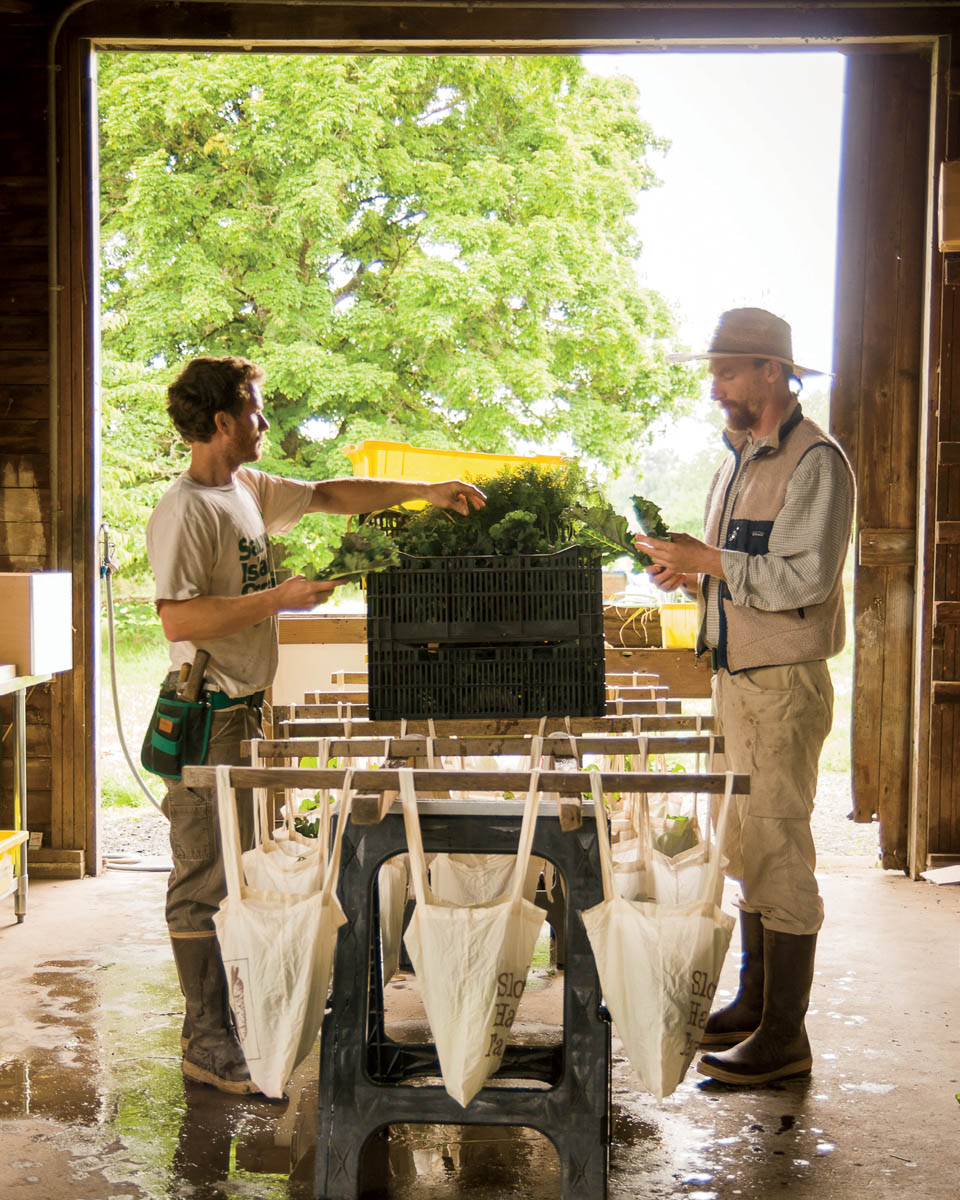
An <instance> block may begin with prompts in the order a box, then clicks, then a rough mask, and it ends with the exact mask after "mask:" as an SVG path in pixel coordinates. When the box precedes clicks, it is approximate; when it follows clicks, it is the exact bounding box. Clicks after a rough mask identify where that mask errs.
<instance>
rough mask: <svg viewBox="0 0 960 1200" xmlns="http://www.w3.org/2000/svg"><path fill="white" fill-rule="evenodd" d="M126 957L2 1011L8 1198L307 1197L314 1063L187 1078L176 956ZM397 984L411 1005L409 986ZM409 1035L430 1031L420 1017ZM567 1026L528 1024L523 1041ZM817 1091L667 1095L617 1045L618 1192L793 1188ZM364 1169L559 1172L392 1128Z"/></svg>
mask: <svg viewBox="0 0 960 1200" xmlns="http://www.w3.org/2000/svg"><path fill="white" fill-rule="evenodd" d="M114 953H116V952H114ZM118 957H119V961H111V962H107V963H102V962H97V961H93V960H79V959H78V960H66V959H64V960H56V961H54V960H51V961H49V962H46V963H43V964H42V966H41V967H39V968H38V969H37V971H36V972H35V973H34V975H33V976H32V977H31V978H30V979H29V980H28V981H27V983H26V988H27V990H28V991H29V993H30V995H31V996H32V997H33V999H32V1000H31V1003H30V1005H29V1008H30V1011H29V1012H25V1013H23V1014H20V1015H15V1014H14V1015H10V1014H8V1028H7V1029H5V1035H6V1033H7V1032H10V1033H11V1035H12V1041H11V1042H10V1043H9V1044H11V1045H15V1046H17V1050H16V1051H15V1054H16V1057H11V1058H10V1059H9V1060H8V1061H6V1062H3V1063H0V1136H2V1137H3V1139H4V1147H5V1159H6V1169H5V1171H4V1177H3V1178H2V1180H0V1200H14V1198H16V1200H23V1197H29V1196H31V1195H33V1196H37V1197H38V1198H42V1200H170V1198H171V1197H176V1198H178V1200H179V1198H180V1197H183V1198H187V1197H189V1198H190V1200H241V1198H250V1200H308V1198H309V1197H311V1196H312V1195H313V1174H314V1169H315V1139H316V1096H317V1088H316V1082H315V1081H316V1077H317V1061H316V1057H315V1056H314V1057H312V1058H311V1059H308V1060H307V1062H306V1063H304V1064H302V1065H301V1067H300V1068H299V1069H298V1071H297V1074H296V1076H295V1078H294V1080H293V1081H292V1084H291V1087H290V1089H289V1098H288V1099H287V1100H286V1101H285V1102H281V1103H271V1102H269V1101H265V1100H262V1099H261V1100H257V1099H255V1098H249V1097H233V1096H225V1095H222V1094H221V1093H219V1092H217V1091H215V1090H214V1089H211V1088H207V1087H204V1086H202V1085H197V1084H192V1083H188V1082H186V1081H185V1080H184V1079H183V1076H182V1074H181V1070H180V1047H179V1032H180V1020H181V1013H182V1007H181V997H180V994H179V989H178V986H177V982H176V973H175V971H174V968H173V964H172V962H169V961H167V960H163V961H157V960H156V958H154V960H153V961H151V962H148V963H145V962H144V961H142V960H141V959H139V958H138V956H136V955H134V956H132V957H131V958H130V959H129V960H128V959H127V958H126V957H125V956H118ZM400 982H401V984H402V985H403V986H402V988H401V989H400V990H401V992H403V991H404V990H406V991H407V992H408V993H413V994H411V995H410V997H409V1000H408V1001H405V1003H407V1004H409V1006H410V1007H409V1010H408V1011H409V1014H410V1016H411V1017H413V1009H414V1003H413V1002H414V1000H415V992H416V985H415V981H414V980H413V979H412V978H407V979H406V980H401V981H400ZM550 982H551V983H552V982H554V981H553V980H550ZM560 982H561V984H562V976H561V977H560ZM560 990H561V989H560V988H558V989H557V992H558V996H559V992H560ZM550 991H551V988H550V987H549V986H547V987H546V988H544V989H543V991H542V992H540V993H539V994H538V993H537V992H534V993H533V995H532V996H531V1001H532V1003H533V1010H532V1011H531V1013H530V1016H531V1017H533V1016H535V1015H540V1014H539V1010H538V1008H537V1006H538V1005H541V1004H542V1005H547V1004H548V1003H549V1004H550V1005H552V1004H554V1003H555V1001H554V1000H553V999H552V998H550V997H549V995H548V993H549V992H550ZM541 997H542V999H541ZM409 1031H410V1032H411V1033H413V1034H415V1035H416V1036H417V1037H423V1036H426V1033H427V1031H426V1028H425V1026H422V1025H420V1023H419V1022H417V1021H416V1020H415V1019H413V1020H411V1021H410V1022H409ZM558 1033H559V1031H558V1029H557V1028H556V1026H550V1025H549V1024H548V1023H547V1022H543V1023H538V1022H537V1021H535V1020H530V1021H528V1023H527V1027H526V1028H525V1029H524V1031H523V1036H522V1039H519V1038H518V1040H523V1041H526V1042H529V1043H531V1044H534V1043H536V1042H537V1041H539V1040H540V1039H543V1040H544V1041H549V1040H554V1039H556V1038H557V1036H558ZM617 1044H618V1043H617ZM7 1045H8V1041H7V1038H6V1036H5V1039H4V1048H5V1052H6V1048H7ZM21 1047H22V1048H23V1049H22V1052H21V1050H20V1048H21ZM853 1086H857V1085H853ZM860 1087H862V1088H863V1090H867V1089H866V1088H865V1087H863V1085H860ZM813 1098H814V1097H811V1095H810V1093H809V1090H808V1089H807V1088H806V1085H805V1084H800V1083H793V1084H789V1085H783V1086H782V1087H778V1088H774V1089H770V1091H769V1092H767V1093H765V1094H764V1095H763V1096H760V1095H754V1096H753V1097H750V1096H747V1097H745V1096H744V1095H743V1094H742V1093H740V1094H738V1093H736V1092H735V1091H731V1090H730V1089H727V1088H724V1087H723V1086H722V1085H715V1084H714V1083H713V1082H712V1081H703V1080H701V1079H700V1077H699V1076H697V1075H696V1074H695V1073H694V1072H691V1074H690V1075H688V1077H687V1079H686V1080H685V1081H684V1083H682V1084H681V1086H680V1088H679V1089H678V1091H677V1092H676V1093H675V1094H674V1096H672V1097H669V1098H668V1099H666V1100H665V1101H664V1102H663V1103H662V1104H660V1105H658V1104H656V1103H655V1102H654V1101H653V1100H652V1099H651V1098H650V1097H648V1096H644V1095H642V1094H641V1093H639V1092H638V1090H637V1087H636V1081H635V1078H634V1076H633V1074H632V1070H631V1068H630V1066H629V1064H628V1063H627V1062H626V1060H625V1059H624V1058H623V1056H622V1054H619V1053H618V1054H617V1055H616V1057H615V1061H614V1108H613V1126H612V1144H611V1161H610V1175H609V1197H610V1200H628V1198H629V1200H635V1198H636V1197H637V1196H638V1195H641V1194H642V1195H643V1196H644V1198H645V1200H646V1198H647V1197H649V1198H650V1200H655V1198H656V1200H659V1198H664V1200H665V1198H672V1197H678V1196H683V1197H687V1198H689V1200H713V1198H714V1197H719V1198H720V1200H725V1198H726V1197H727V1196H734V1195H736V1196H741V1195H742V1196H745V1197H751V1198H754V1200H767V1197H768V1195H769V1194H771V1193H770V1191H769V1190H765V1189H767V1188H768V1185H769V1187H771V1188H772V1187H773V1186H774V1184H775V1187H776V1190H777V1191H780V1190H781V1189H782V1188H783V1187H785V1186H789V1181H790V1180H793V1181H796V1182H798V1183H799V1181H800V1180H802V1179H803V1178H806V1177H809V1176H810V1175H811V1172H815V1171H817V1170H818V1169H820V1170H822V1169H824V1168H822V1167H820V1166H819V1164H824V1163H826V1162H829V1161H830V1160H831V1157H832V1156H833V1151H834V1149H835V1144H834V1142H833V1140H832V1139H831V1137H830V1131H829V1130H827V1129H825V1128H813V1125H812V1123H811V1121H810V1119H809V1118H808V1115H807V1112H806V1106H807V1105H808V1103H809V1102H810V1101H811V1100H812V1099H813ZM823 1124H824V1122H822V1121H821V1125H823ZM363 1180H364V1191H363V1195H364V1196H365V1197H385V1198H386V1197H396V1198H397V1200H447V1198H450V1200H453V1198H454V1197H460V1196H465V1195H469V1196H470V1197H471V1200H554V1198H556V1197H558V1196H559V1195H560V1188H561V1167H560V1162H559V1158H558V1155H557V1152H556V1150H555V1149H554V1147H553V1146H552V1144H551V1143H550V1142H549V1140H548V1139H547V1138H545V1137H544V1136H543V1135H541V1134H539V1133H537V1132H535V1131H533V1130H528V1129H517V1128H510V1129H506V1128H503V1127H496V1126H492V1127H486V1126H437V1125H423V1126H401V1125H397V1126H394V1127H391V1129H390V1130H389V1131H388V1132H386V1133H384V1134H382V1135H378V1136H377V1137H376V1138H374V1139H373V1140H372V1141H371V1143H369V1144H368V1149H367V1153H366V1155H365V1158H364V1167H363ZM640 1180H642V1181H643V1191H642V1193H641V1192H639V1191H638V1181H640ZM585 1200H586V1198H585ZM591 1200H592V1198H591Z"/></svg>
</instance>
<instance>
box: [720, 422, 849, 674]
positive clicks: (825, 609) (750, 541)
mask: <svg viewBox="0 0 960 1200" xmlns="http://www.w3.org/2000/svg"><path fill="white" fill-rule="evenodd" d="M779 439H780V440H779V445H777V446H769V447H762V448H761V449H760V450H759V451H758V452H757V454H756V455H755V456H754V457H753V458H752V459H751V460H750V462H749V463H748V464H747V467H746V470H745V475H744V479H743V483H742V487H741V489H740V494H739V496H738V497H737V499H736V502H735V504H734V508H733V511H732V512H731V514H730V519H729V522H728V525H727V530H726V537H725V538H724V542H723V545H722V546H721V549H723V550H740V551H743V552H745V553H747V554H766V552H767V548H768V545H769V542H770V533H771V530H772V529H773V522H774V520H775V519H776V517H777V514H778V513H779V512H780V510H781V509H782V508H783V503H784V499H785V497H786V491H787V485H788V484H789V482H790V479H791V477H792V475H793V472H794V471H795V470H796V468H797V465H798V464H799V462H800V460H801V459H802V458H803V456H804V455H805V454H806V453H807V452H808V451H809V450H811V449H812V448H813V447H814V446H830V447H832V448H833V450H835V451H836V453H837V454H839V455H840V457H841V458H842V459H843V461H844V463H845V464H846V466H847V470H848V471H850V464H849V463H848V462H847V457H846V455H845V454H844V453H843V450H842V449H841V448H840V445H839V444H838V443H837V442H836V441H834V439H833V438H832V437H830V435H829V434H827V433H824V431H823V430H822V429H821V428H820V427H819V426H818V425H815V424H814V422H813V421H811V420H809V419H808V418H807V417H804V416H803V413H802V412H801V410H800V406H799V405H797V406H796V407H795V408H794V409H793V411H792V413H791V414H790V415H789V416H788V417H787V419H786V420H785V421H784V423H783V424H782V425H781V426H780V430H779ZM729 444H730V443H729V442H728V445H729ZM731 449H733V447H731ZM738 462H739V458H738V456H737V451H736V450H735V449H734V450H733V453H732V454H731V456H730V458H729V459H728V460H727V462H726V463H725V464H724V465H723V466H722V467H721V468H720V470H719V471H718V472H717V477H716V480H715V483H714V488H713V491H712V492H711V495H710V500H709V505H708V508H707V520H706V536H705V540H706V541H707V542H708V543H709V544H710V545H711V546H719V545H720V541H719V538H720V521H721V518H722V515H723V508H724V502H725V499H726V496H727V491H728V489H729V487H730V485H731V484H732V482H733V479H734V476H735V474H736V470H737V465H738ZM850 477H851V482H852V481H853V472H852V471H850ZM841 577H842V572H840V571H838V572H837V578H836V579H835V580H834V583H833V587H832V588H831V589H830V594H829V595H828V596H827V598H826V599H825V600H824V601H823V602H822V603H821V604H813V605H810V606H808V607H806V608H802V609H796V608H792V609H787V610H785V611H782V612H765V611H763V610H762V609H758V608H750V607H748V606H744V605H737V604H734V603H733V601H732V600H731V598H730V589H729V588H728V587H727V585H726V583H724V582H723V580H719V581H717V583H718V586H719V589H720V591H719V602H720V639H719V642H718V645H717V649H716V652H715V665H717V666H719V667H726V668H727V670H729V671H734V672H735V671H748V670H750V669H751V668H752V667H775V666H785V665H786V664H788V663H801V662H813V661H816V660H817V659H822V658H823V659H825V658H830V657H832V656H833V655H834V654H837V653H839V652H840V650H842V649H843V638H844V611H843V585H842V578H841ZM704 625H705V620H704V621H702V622H701V630H700V638H699V640H698V646H697V649H698V651H699V652H701V653H702V652H703V649H704V645H703V628H704Z"/></svg>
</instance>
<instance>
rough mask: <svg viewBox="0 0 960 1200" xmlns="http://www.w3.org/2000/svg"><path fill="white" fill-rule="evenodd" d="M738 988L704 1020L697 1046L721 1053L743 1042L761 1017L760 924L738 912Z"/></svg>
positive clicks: (756, 916) (749, 914)
mask: <svg viewBox="0 0 960 1200" xmlns="http://www.w3.org/2000/svg"><path fill="white" fill-rule="evenodd" d="M740 952H741V953H740V988H739V990H738V992H737V994H736V997H735V998H734V1000H733V1002H732V1003H731V1004H728V1005H727V1007H726V1008H721V1009H718V1010H717V1011H716V1012H714V1013H711V1014H710V1016H709V1017H708V1018H707V1024H706V1027H705V1029H704V1031H703V1033H702V1034H701V1035H700V1045H701V1046H710V1047H711V1049H712V1048H714V1047H715V1048H717V1049H720V1050H722V1049H723V1048H724V1047H726V1046H736V1045H737V1043H738V1042H742V1041H744V1039H746V1038H748V1037H749V1036H750V1034H751V1033H753V1032H754V1030H755V1029H756V1028H757V1026H758V1025H759V1024H760V1018H761V1016H763V921H762V920H761V918H760V914H759V913H755V912H744V910H743V909H742V908H741V910H740Z"/></svg>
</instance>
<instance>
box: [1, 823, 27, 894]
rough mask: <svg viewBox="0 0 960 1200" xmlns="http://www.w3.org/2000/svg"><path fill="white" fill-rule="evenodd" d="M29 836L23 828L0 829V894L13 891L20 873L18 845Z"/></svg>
mask: <svg viewBox="0 0 960 1200" xmlns="http://www.w3.org/2000/svg"><path fill="white" fill-rule="evenodd" d="M29 836H30V834H29V833H27V831H26V830H24V829H0V896H8V895H9V894H10V892H12V891H13V881H14V879H15V877H16V876H17V875H19V874H20V847H21V846H22V845H23V843H24V842H25V841H26V840H27V838H28V837H29Z"/></svg>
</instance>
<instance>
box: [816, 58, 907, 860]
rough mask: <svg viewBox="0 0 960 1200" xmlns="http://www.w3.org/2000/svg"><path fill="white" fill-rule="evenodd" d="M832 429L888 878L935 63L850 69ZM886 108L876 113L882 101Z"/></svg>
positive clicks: (865, 754)
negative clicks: (848, 517)
mask: <svg viewBox="0 0 960 1200" xmlns="http://www.w3.org/2000/svg"><path fill="white" fill-rule="evenodd" d="M847 72H848V75H847V97H848V105H847V112H846V120H845V137H844V156H843V164H842V172H841V179H842V186H841V228H840V242H839V244H840V256H839V257H840V262H839V264H838V285H837V375H836V381H835V385H834V392H833V407H834V410H835V415H832V416H831V427H832V428H833V430H834V432H835V433H836V434H837V436H838V437H839V438H840V439H841V441H842V443H843V445H844V447H845V448H846V449H847V450H848V453H850V454H851V455H852V461H853V464H854V470H855V472H856V475H857V484H858V524H859V531H860V533H859V539H858V541H859V562H858V565H857V569H856V572H855V585H854V625H855V630H856V647H855V655H854V739H853V780H854V813H855V818H856V819H857V820H861V821H864V820H870V819H871V818H872V817H873V815H874V814H875V813H876V814H878V815H879V817H880V828H881V850H882V854H883V862H884V866H886V867H898V868H900V867H903V866H905V865H906V861H907V838H908V827H909V808H908V799H909V795H910V786H909V781H910V776H911V770H912V756H911V734H912V727H913V710H912V706H911V699H912V690H913V689H912V685H913V667H914V661H913V660H914V647H913V612H914V601H915V593H914V574H915V570H914V568H915V557H916V555H915V544H916V543H915V530H916V521H917V494H916V461H917V452H918V436H919V424H920V372H921V358H922V345H923V342H922V336H921V331H922V303H923V287H922V282H923V272H924V261H925V239H924V229H925V217H926V201H927V195H926V188H925V186H923V181H924V180H925V178H926V159H925V155H926V141H925V139H923V138H919V137H917V136H916V131H917V130H918V129H923V128H925V126H926V124H927V120H928V116H929V95H930V93H929V88H930V63H929V59H927V58H926V56H923V55H896V56H894V55H882V54H876V55H872V56H871V57H870V58H869V59H867V60H861V59H859V58H851V59H850V60H849V62H848V67H847ZM881 97H882V98H883V102H882V103H880V102H879V99H880V98H881Z"/></svg>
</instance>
